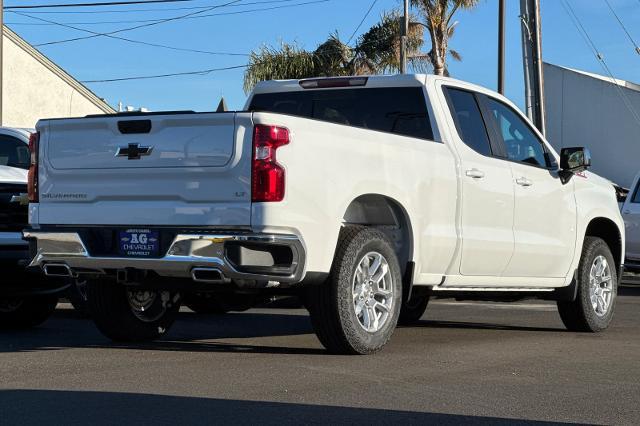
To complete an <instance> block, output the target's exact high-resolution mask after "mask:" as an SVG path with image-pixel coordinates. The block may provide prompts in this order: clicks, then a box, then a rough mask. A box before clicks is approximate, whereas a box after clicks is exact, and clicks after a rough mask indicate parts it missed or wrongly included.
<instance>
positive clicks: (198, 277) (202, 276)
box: [191, 268, 225, 283]
mask: <svg viewBox="0 0 640 426" xmlns="http://www.w3.org/2000/svg"><path fill="white" fill-rule="evenodd" d="M191 278H192V279H193V280H194V281H196V282H201V283H223V282H225V279H224V275H222V272H220V270H219V269H215V268H193V269H192V270H191Z"/></svg>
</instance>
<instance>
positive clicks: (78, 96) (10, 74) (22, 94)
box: [2, 27, 115, 128]
mask: <svg viewBox="0 0 640 426" xmlns="http://www.w3.org/2000/svg"><path fill="white" fill-rule="evenodd" d="M3 43H4V46H3V47H4V54H3V66H4V68H3V85H2V89H3V90H2V101H3V114H2V115H3V117H2V125H3V126H8V127H30V128H32V127H35V124H36V122H37V121H38V120H39V119H41V118H58V117H78V116H84V115H87V114H103V113H113V112H115V111H114V110H113V108H111V107H110V106H109V105H108V104H107V103H106V102H104V101H102V100H101V99H100V98H98V97H97V96H96V95H95V94H94V93H92V92H91V91H90V90H89V89H87V88H86V87H84V86H83V85H82V84H80V83H79V82H78V81H77V80H75V79H74V78H73V77H71V76H70V75H69V74H67V73H66V72H65V71H64V70H62V69H61V68H60V67H58V66H57V65H55V64H54V63H53V62H51V61H50V60H49V59H48V58H46V57H45V56H44V55H42V54H41V53H40V52H38V51H37V50H36V49H35V48H33V47H32V46H30V45H29V44H28V43H26V42H25V41H24V40H23V39H21V38H20V37H19V36H18V35H17V34H15V33H14V32H12V31H11V30H9V29H8V28H6V27H5V28H4V39H3Z"/></svg>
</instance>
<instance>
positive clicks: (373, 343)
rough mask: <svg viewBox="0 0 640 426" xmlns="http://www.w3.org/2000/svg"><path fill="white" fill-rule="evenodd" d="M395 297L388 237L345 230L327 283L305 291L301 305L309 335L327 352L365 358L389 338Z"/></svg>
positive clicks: (395, 272) (397, 277) (395, 268)
mask: <svg viewBox="0 0 640 426" xmlns="http://www.w3.org/2000/svg"><path fill="white" fill-rule="evenodd" d="M401 297H402V279H401V274H400V267H399V265H398V260H397V258H396V254H395V252H394V250H393V245H392V243H391V241H389V239H388V237H387V236H386V235H385V234H383V233H382V232H380V231H378V230H376V229H372V228H363V227H346V228H345V229H343V231H342V233H341V237H340V241H339V243H338V249H337V251H336V255H335V258H334V261H333V266H332V270H331V274H330V276H329V279H328V280H327V282H325V283H324V284H322V285H317V286H312V287H310V288H309V294H308V298H307V301H308V308H309V312H310V314H311V321H312V324H313V327H314V330H315V332H316V334H317V336H318V338H319V339H320V342H321V343H322V344H323V345H324V346H325V347H326V348H327V349H328V350H329V351H330V352H333V353H340V354H370V353H374V352H377V351H379V350H380V349H382V347H383V346H384V345H385V344H387V342H388V341H389V339H390V338H391V335H392V334H393V331H394V329H395V327H396V324H397V321H398V315H399V313H400V299H401Z"/></svg>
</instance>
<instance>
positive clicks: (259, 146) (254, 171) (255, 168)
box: [251, 125, 289, 202]
mask: <svg viewBox="0 0 640 426" xmlns="http://www.w3.org/2000/svg"><path fill="white" fill-rule="evenodd" d="M288 143H289V130H288V129H285V128H284V127H276V126H264V125H257V126H255V128H254V130H253V162H252V167H251V201H253V202H268V201H282V199H283V198H284V187H285V176H284V175H285V172H284V169H283V168H282V166H281V165H280V164H278V162H277V161H276V150H277V149H278V148H279V147H281V146H283V145H287V144H288Z"/></svg>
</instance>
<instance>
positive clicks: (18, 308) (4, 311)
mask: <svg viewBox="0 0 640 426" xmlns="http://www.w3.org/2000/svg"><path fill="white" fill-rule="evenodd" d="M57 304H58V297H57V296H50V295H47V296H32V297H26V298H3V299H0V328H2V329H25V328H30V327H35V326H37V325H40V324H42V323H43V322H45V321H46V320H47V318H49V317H50V316H51V314H52V313H53V311H54V310H55V309H56V305H57Z"/></svg>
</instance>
